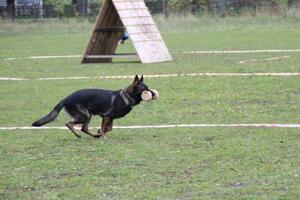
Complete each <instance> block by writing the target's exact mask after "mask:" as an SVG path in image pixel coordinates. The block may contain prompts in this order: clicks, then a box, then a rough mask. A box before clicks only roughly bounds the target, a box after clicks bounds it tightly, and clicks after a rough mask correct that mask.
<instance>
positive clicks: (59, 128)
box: [0, 124, 300, 130]
mask: <svg viewBox="0 0 300 200" xmlns="http://www.w3.org/2000/svg"><path fill="white" fill-rule="evenodd" d="M113 128H114V129H168V128H300V124H169V125H168V124H163V125H135V126H114V127H113ZM64 129H68V128H67V127H57V126H53V127H49V126H43V127H31V126H24V127H9V126H8V127H0V130H64ZM77 129H79V127H77ZM90 129H99V127H90Z"/></svg>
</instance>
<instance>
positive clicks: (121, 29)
mask: <svg viewBox="0 0 300 200" xmlns="http://www.w3.org/2000/svg"><path fill="white" fill-rule="evenodd" d="M124 31H125V28H124V27H103V28H96V29H95V30H94V32H124Z"/></svg>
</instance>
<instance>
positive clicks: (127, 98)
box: [120, 89, 136, 108]
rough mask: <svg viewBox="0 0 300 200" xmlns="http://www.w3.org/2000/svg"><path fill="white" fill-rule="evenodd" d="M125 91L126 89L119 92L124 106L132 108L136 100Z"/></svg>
mask: <svg viewBox="0 0 300 200" xmlns="http://www.w3.org/2000/svg"><path fill="white" fill-rule="evenodd" d="M126 90H127V89H124V90H121V91H120V95H121V97H122V98H123V100H124V102H125V104H126V105H127V106H130V107H131V108H132V107H133V106H135V105H136V100H135V99H134V98H132V97H131V96H130V95H129V94H128V92H127V91H126Z"/></svg>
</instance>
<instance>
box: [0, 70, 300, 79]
mask: <svg viewBox="0 0 300 200" xmlns="http://www.w3.org/2000/svg"><path fill="white" fill-rule="evenodd" d="M231 76H234V77H239V76H244V77H247V76H277V77H293V76H300V72H294V73H202V72H200V73H186V74H184V73H182V74H152V75H144V77H145V78H170V77H231ZM132 78H134V76H131V75H124V76H90V77H89V76H79V77H50V78H33V79H29V78H14V77H0V81H34V80H38V81H55V80H85V79H132Z"/></svg>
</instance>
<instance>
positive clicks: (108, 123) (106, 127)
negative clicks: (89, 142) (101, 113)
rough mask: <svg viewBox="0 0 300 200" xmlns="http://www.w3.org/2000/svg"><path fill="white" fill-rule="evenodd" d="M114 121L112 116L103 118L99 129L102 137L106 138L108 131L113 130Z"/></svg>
mask: <svg viewBox="0 0 300 200" xmlns="http://www.w3.org/2000/svg"><path fill="white" fill-rule="evenodd" d="M112 122H113V120H112V119H111V118H110V117H103V118H102V124H101V129H99V130H98V133H99V134H100V135H101V136H100V137H101V138H103V139H106V133H107V132H108V131H111V130H112Z"/></svg>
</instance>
